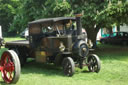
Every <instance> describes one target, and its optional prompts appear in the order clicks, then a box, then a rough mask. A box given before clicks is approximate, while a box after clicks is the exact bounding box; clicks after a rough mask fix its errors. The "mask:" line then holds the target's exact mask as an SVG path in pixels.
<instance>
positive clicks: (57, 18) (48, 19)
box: [28, 17, 75, 25]
mask: <svg viewBox="0 0 128 85" xmlns="http://www.w3.org/2000/svg"><path fill="white" fill-rule="evenodd" d="M69 20H72V21H75V17H56V18H45V19H39V20H35V21H32V22H29V23H28V24H29V25H32V24H42V23H55V22H58V21H62V22H67V21H69Z"/></svg>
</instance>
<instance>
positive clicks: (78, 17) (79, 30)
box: [76, 14, 82, 35]
mask: <svg viewBox="0 0 128 85" xmlns="http://www.w3.org/2000/svg"><path fill="white" fill-rule="evenodd" d="M81 16H82V14H76V24H77V35H81V34H82V24H81Z"/></svg>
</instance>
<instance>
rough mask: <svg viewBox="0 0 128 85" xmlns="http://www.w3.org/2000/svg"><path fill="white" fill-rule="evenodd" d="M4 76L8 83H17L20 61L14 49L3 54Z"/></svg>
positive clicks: (2, 72) (0, 64) (2, 71)
mask: <svg viewBox="0 0 128 85" xmlns="http://www.w3.org/2000/svg"><path fill="white" fill-rule="evenodd" d="M0 66H1V67H2V70H1V74H2V78H3V80H4V81H5V82H6V83H9V84H10V83H13V84H15V83H16V82H17V81H18V80H19V77H20V71H21V68H20V61H19V58H18V56H17V54H16V53H15V52H14V51H13V50H8V51H5V52H4V53H3V54H2V56H1V63H0Z"/></svg>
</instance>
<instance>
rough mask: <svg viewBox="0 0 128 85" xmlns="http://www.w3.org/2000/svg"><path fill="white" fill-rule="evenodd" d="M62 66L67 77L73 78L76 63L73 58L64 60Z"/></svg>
mask: <svg viewBox="0 0 128 85" xmlns="http://www.w3.org/2000/svg"><path fill="white" fill-rule="evenodd" d="M62 66H63V71H64V74H65V75H66V76H73V74H74V73H75V63H74V61H73V59H72V58H71V57H66V58H64V60H63V63H62Z"/></svg>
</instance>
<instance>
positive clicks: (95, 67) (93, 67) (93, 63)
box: [87, 54, 101, 73]
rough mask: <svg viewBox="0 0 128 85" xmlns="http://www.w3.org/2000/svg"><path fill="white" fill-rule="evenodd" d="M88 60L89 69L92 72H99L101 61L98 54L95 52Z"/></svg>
mask: <svg viewBox="0 0 128 85" xmlns="http://www.w3.org/2000/svg"><path fill="white" fill-rule="evenodd" d="M87 62H88V69H89V71H90V72H96V73H98V72H99V71H100V68H101V63H100V59H99V57H98V56H97V55H95V54H91V55H89V57H88V60H87Z"/></svg>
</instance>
